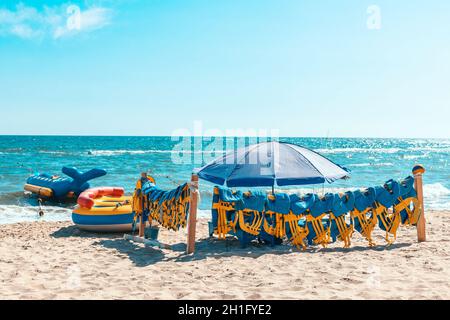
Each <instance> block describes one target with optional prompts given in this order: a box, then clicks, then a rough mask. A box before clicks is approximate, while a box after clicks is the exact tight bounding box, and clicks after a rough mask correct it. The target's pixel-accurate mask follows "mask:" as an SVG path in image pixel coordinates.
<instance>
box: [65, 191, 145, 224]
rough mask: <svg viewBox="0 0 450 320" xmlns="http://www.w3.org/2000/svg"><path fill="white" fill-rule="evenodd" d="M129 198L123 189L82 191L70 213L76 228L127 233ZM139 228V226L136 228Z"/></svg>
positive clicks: (130, 211)
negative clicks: (76, 204)
mask: <svg viewBox="0 0 450 320" xmlns="http://www.w3.org/2000/svg"><path fill="white" fill-rule="evenodd" d="M131 198H132V197H129V196H124V189H123V188H111V187H103V188H94V189H89V190H86V191H84V192H83V193H82V194H81V195H80V197H79V198H78V200H77V202H78V206H77V207H76V208H75V209H74V211H73V212H72V221H73V223H74V224H75V225H77V226H78V228H80V229H82V230H87V231H95V232H128V231H131V229H132V224H133V217H134V214H133V210H132V208H131ZM136 228H139V225H137V226H136Z"/></svg>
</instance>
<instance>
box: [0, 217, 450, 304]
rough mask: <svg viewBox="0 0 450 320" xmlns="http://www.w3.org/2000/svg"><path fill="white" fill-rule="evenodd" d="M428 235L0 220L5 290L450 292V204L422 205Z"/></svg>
mask: <svg viewBox="0 0 450 320" xmlns="http://www.w3.org/2000/svg"><path fill="white" fill-rule="evenodd" d="M427 218H428V221H427V234H428V241H427V242H425V243H418V242H417V238H416V230H415V229H414V228H401V229H400V230H399V234H398V239H397V242H396V243H395V244H394V245H392V246H391V247H386V246H385V245H384V240H383V239H382V237H383V234H382V233H381V232H377V234H376V239H377V243H379V244H380V245H379V246H377V247H375V248H369V247H367V246H366V242H365V241H364V240H363V239H362V238H361V237H360V236H359V235H358V234H356V235H354V237H353V246H352V248H350V249H342V248H341V247H342V244H341V243H337V244H333V245H331V246H330V247H329V248H326V249H319V248H314V249H308V250H307V251H305V252H303V251H298V250H296V249H293V248H292V247H290V246H288V245H283V246H279V247H275V248H271V247H268V246H261V245H257V244H254V245H251V246H249V247H248V248H246V249H241V248H240V247H239V243H238V241H237V240H227V241H219V240H213V239H208V238H207V237H206V235H207V222H206V220H200V221H199V225H198V229H197V230H198V233H197V235H198V236H197V238H198V242H197V251H196V253H195V254H194V255H185V254H184V249H185V244H184V241H185V238H186V233H185V231H184V230H183V231H181V232H179V233H175V232H173V231H167V230H161V232H160V240H161V241H163V242H167V243H171V244H174V250H173V251H170V250H163V251H160V250H156V249H152V248H145V247H143V246H142V245H140V244H134V243H130V242H128V241H125V240H123V239H122V238H121V235H99V234H94V233H87V232H81V231H79V230H78V229H77V228H76V227H74V226H73V225H72V224H71V223H69V222H56V223H54V222H52V223H50V222H35V223H18V224H11V225H2V226H0V287H1V291H0V292H1V293H0V298H2V299H11V298H12V299H67V298H69V299H317V298H323V299H349V298H350V299H384V298H386V299H392V298H394V299H411V298H418V299H450V268H449V267H450V247H449V245H450V212H444V211H441V212H436V211H435V212H427Z"/></svg>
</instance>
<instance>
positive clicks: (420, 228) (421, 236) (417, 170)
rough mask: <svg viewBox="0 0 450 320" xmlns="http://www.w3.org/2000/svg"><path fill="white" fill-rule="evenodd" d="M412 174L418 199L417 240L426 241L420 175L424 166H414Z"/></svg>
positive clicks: (423, 171) (423, 170)
mask: <svg viewBox="0 0 450 320" xmlns="http://www.w3.org/2000/svg"><path fill="white" fill-rule="evenodd" d="M412 172H413V174H414V188H415V189H416V192H417V200H419V210H420V215H419V220H418V221H417V240H418V241H419V242H423V241H426V239H427V236H426V232H425V231H426V230H425V222H426V221H425V208H424V206H423V181H422V175H423V174H424V173H425V168H424V167H423V166H422V165H416V166H414V168H413V170H412Z"/></svg>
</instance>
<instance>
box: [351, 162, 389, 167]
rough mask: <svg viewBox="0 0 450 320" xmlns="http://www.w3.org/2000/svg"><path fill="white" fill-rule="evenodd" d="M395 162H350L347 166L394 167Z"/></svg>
mask: <svg viewBox="0 0 450 320" xmlns="http://www.w3.org/2000/svg"><path fill="white" fill-rule="evenodd" d="M393 165H394V164H393V163H391V162H378V163H377V162H375V163H373V162H372V163H355V164H348V165H347V167H392V166H393Z"/></svg>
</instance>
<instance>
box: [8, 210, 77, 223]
mask: <svg viewBox="0 0 450 320" xmlns="http://www.w3.org/2000/svg"><path fill="white" fill-rule="evenodd" d="M42 209H43V210H44V215H43V216H42V217H40V216H39V213H38V211H39V207H32V206H18V205H0V223H2V224H9V223H16V222H24V221H26V222H33V221H68V220H70V218H71V214H72V210H71V209H68V208H61V207H54V206H43V207H42Z"/></svg>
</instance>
